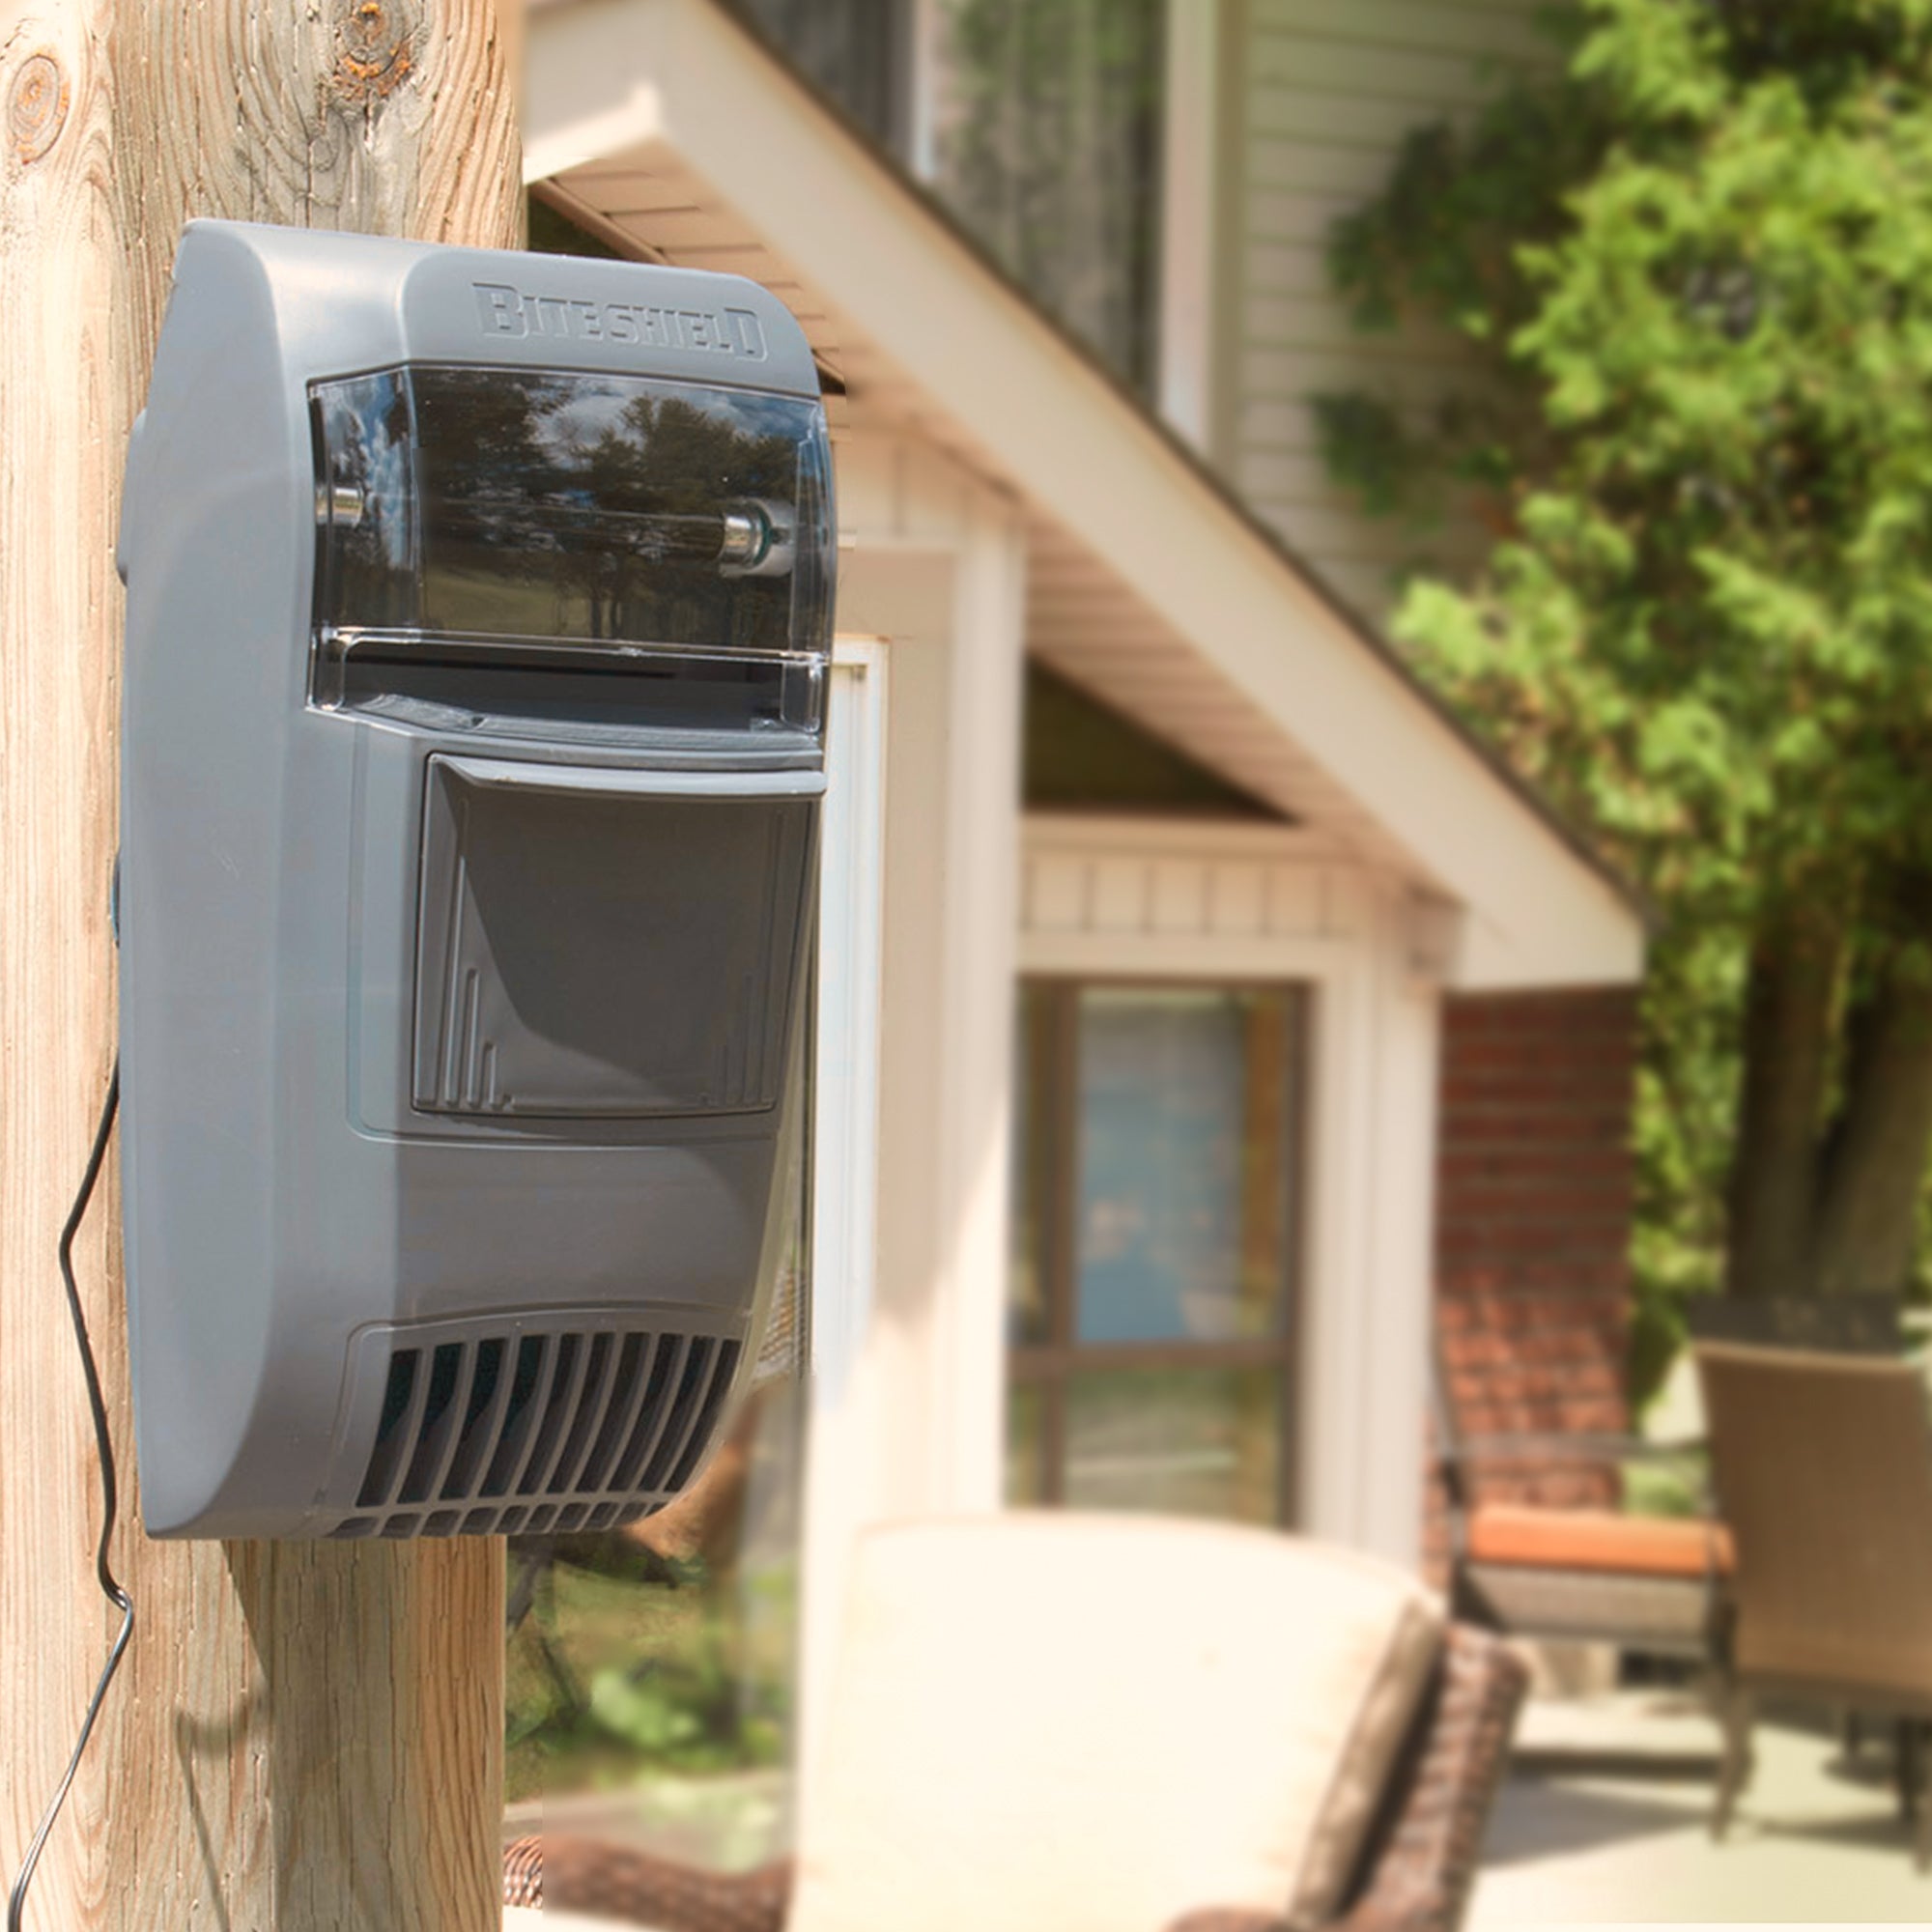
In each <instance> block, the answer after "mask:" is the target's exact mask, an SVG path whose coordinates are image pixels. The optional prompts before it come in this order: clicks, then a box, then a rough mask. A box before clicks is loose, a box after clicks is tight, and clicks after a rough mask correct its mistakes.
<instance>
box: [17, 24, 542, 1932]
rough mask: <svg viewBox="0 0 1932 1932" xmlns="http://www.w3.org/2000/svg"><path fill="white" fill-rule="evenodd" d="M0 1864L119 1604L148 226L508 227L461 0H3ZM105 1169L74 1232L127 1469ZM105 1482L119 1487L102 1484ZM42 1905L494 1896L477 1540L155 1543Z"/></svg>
mask: <svg viewBox="0 0 1932 1932" xmlns="http://www.w3.org/2000/svg"><path fill="white" fill-rule="evenodd" d="M0 105H4V111H5V113H6V117H7V126H6V130H5V135H6V138H5V140H4V142H3V143H0V290H4V292H5V297H6V303H7V318H6V326H5V327H0V1696H4V1706H3V1707H0V1708H4V1712H5V1721H4V1724H0V1863H3V1864H4V1866H5V1870H6V1873H7V1876H8V1877H9V1878H10V1879H11V1875H12V1873H13V1871H14V1868H15V1866H16V1864H17V1861H18V1859H19V1856H20V1853H21V1851H22V1849H23V1848H24V1846H25V1844H26V1842H27V1839H28V1836H29V1834H30V1833H31V1832H32V1830H33V1827H34V1823H35V1820H36V1818H37V1816H38V1814H39V1811H40V1808H41V1806H42V1804H43V1802H44V1801H45V1798H46V1796H47V1794H48V1793H49V1792H50V1791H51V1789H52V1787H53V1785H54V1782H55V1780H56V1779H57V1777H58V1776H59V1773H60V1769H61V1766H62V1764H63V1763H64V1761H65V1758H66V1754H67V1752H68V1750H69V1749H70V1747H71V1742H72V1739H73V1736H74V1732H75V1727H76V1726H77V1724H78V1721H79V1719H80V1715H81V1712H82V1710H83V1708H84V1706H85V1703H86V1699H87V1696H88V1693H89V1691H90V1690H91V1688H92V1685H93V1681H94V1678H95V1675H96V1673H97V1671H98V1670H99V1665H100V1662H101V1661H102V1658H103V1657H104V1655H105V1651H106V1646H107V1642H108V1639H109V1636H110V1634H111V1632H112V1627H113V1619H112V1615H111V1613H110V1611H109V1610H108V1608H107V1606H106V1605H105V1604H104V1603H103V1602H102V1600H101V1599H100V1597H99V1593H98V1591H97V1589H96V1587H95V1583H94V1579H93V1577H92V1575H91V1568H90V1559H91V1552H92V1545H93V1539H94V1536H95V1533H96V1528H97V1524H98V1521H99V1482H98V1474H97V1471H96V1468H95V1460H94V1449H93V1442H92V1437H91V1433H90V1432H89V1429H88V1426H87V1418H86V1410H85V1406H84V1401H83V1392H82V1388H81V1382H80V1377H79V1373H78V1370H77V1367H76V1364H75V1362H74V1359H73V1345H72V1339H71V1334H70V1333H69V1331H68V1327H67V1323H66V1319H65V1313H64V1309H63V1306H62V1300H61V1292H60V1280H59V1276H58V1273H57V1271H56V1267H55V1260H54V1242H55V1237H56V1236H57V1234H58V1231H59V1228H60V1224H61V1221H62V1218H63V1217H64V1215H65V1213H66V1211H67V1208H68V1203H69V1200H70V1198H71V1192H72V1189H73V1186H74V1184H75V1181H76V1179H78V1176H79V1173H80V1169H81V1165H82V1162H83V1160H84V1158H85V1154H86V1149H87V1142H88V1137H89V1133H90V1130H91V1124H92V1120H93V1116H94V1113H95V1110H96V1108H97V1107H98V1105H99V1098H100V1094H101V1093H102V1090H103V1088H104V1085H105V1081H106V1077H107V1069H108V1065H109V1063H110V1060H111V1057H112V1052H113V948H112V942H111V938H110V935H109V931H108V924H107V905H108V880H109V875H110V871H111V867H112V857H113V852H114V846H115V838H116V831H115V803H116V801H115V750H116V719H117V709H118V702H119V661H120V634H121V616H122V596H121V590H120V586H119V584H118V583H117V582H116V581H115V577H114V568H113V538H114V528H115V524H116V520H117V517H118V507H119V496H120V485H121V465H122V457H123V451H124V449H125V447H126V440H127V433H128V425H129V423H130V422H131V420H132V416H133V412H134V411H135V409H136V408H137V407H138V404H139V400H140V397H141V395H142V393H143V391H144V390H145V387H146V383H147V373H148V366H149V361H150V358H151V356H152V353H153V348H154V342H155V338H156V333H157V331H158V328H159V324H160V313H161V306H162V302H163V300H164V298H165V294H166V289H167V282H168V273H169V268H170V264H171V262H172V258H173V254H174V248H175V244H176V241H177V238H178V236H179V233H180V230H181V225H182V223H183V222H184V221H185V219H186V218H188V217H189V216H191V215H196V214H212V215H223V216H230V217H237V218H246V219H254V220H265V221H279V222H286V223H294V224H305V225H310V226H317V227H335V228H348V229H357V230H363V231H369V232H382V233H389V234H399V235H411V236H417V237H422V238H426V239H435V240H449V241H473V242H480V243H485V244H491V245H505V244H514V243H515V242H516V241H517V240H518V239H519V237H520V233H521V195H520V192H519V188H518V165H517V163H518V148H517V133H516V126H515V115H514V100H513V98H512V90H511V88H510V86H509V85H508V84H507V83H506V78H505V63H504V56H503V47H502V43H501V40H500V38H499V36H498V34H497V27H496V22H495V19H494V15H493V8H492V5H491V4H490V0H285V3H284V4H275V5H270V4H264V3H263V0H39V4H37V5H22V4H19V0H0ZM118 1208H119V1203H118V1198H117V1190H116V1188H115V1186H114V1184H113V1170H112V1167H111V1165H110V1168H109V1170H108V1174H107V1176H106V1178H105V1184H104V1185H103V1188H102V1191H101V1194H100V1196H99V1198H98V1200H97V1204H96V1207H95V1210H94V1213H93V1215H92V1217H91V1219H90V1222H89V1225H88V1227H87V1229H86V1231H85V1233H84V1235H83V1236H82V1239H81V1241H80V1243H79V1245H78V1248H77V1251H76V1258H77V1264H78V1268H79V1273H80V1277H81V1281H82V1288H83V1293H84V1295H85V1298H86V1301H87V1306H88V1311H89V1317H90V1321H91V1323H92V1326H93V1329H94V1333H95V1338H96V1347H97V1350H98V1352H99V1357H100V1361H101V1368H102V1373H103V1378H104V1380H105V1383H106V1387H107V1393H108V1398H109V1403H110V1407H111V1411H112V1416H113V1424H114V1433H115V1439H116V1443H117V1446H118V1449H119V1453H120V1460H121V1463H122V1466H123V1468H124V1471H126V1472H127V1478H128V1479H131V1477H132V1474H133V1471H132V1461H133V1448H132V1432H131V1420H130V1413H129V1407H128V1380H127V1354H126V1342H125V1311H124V1305H123V1300H122V1293H121V1283H120V1278H119V1254H120V1242H119V1226H118ZM136 1502H137V1504H138V1498H136ZM114 1561H115V1564H116V1567H117V1568H118V1570H119V1571H120V1574H121V1575H122V1577H124V1579H125V1580H126V1581H127V1582H128V1586H129V1588H130V1589H131V1590H132V1593H133V1596H134V1600H135V1605H136V1610H137V1617H138V1621H137V1625H136V1637H135V1642H134V1646H133V1648H132V1650H131V1651H130V1653H129V1656H128V1662H127V1665H126V1666H125V1668H124V1670H123V1673H122V1675H121V1677H120V1679H119V1681H118V1682H117V1684H116V1686H115V1688H114V1691H113V1693H112V1696H111V1698H110V1701H109V1704H108V1708H107V1712H106V1714H105V1716H104V1717H103V1719H102V1720H101V1724H100V1727H99V1730H98V1731H97V1733H96V1737H95V1741H94V1745H93V1747H92V1749H91V1750H90V1752H89V1755H88V1758H87V1760H86V1762H85V1764H84V1766H83V1768H82V1772H81V1776H80V1778H79V1780H78V1781H77V1782H76V1784H75V1786H74V1789H73V1793H72V1795H71V1799H70V1801H69V1807H68V1810H67V1813H66V1815H65V1816H64V1818H63V1820H62V1822H61V1824H60V1827H59V1829H58V1831H57V1833H56V1834H55V1836H54V1839H53V1841H52V1842H51V1844H50V1846H49V1848H48V1851H47V1854H46V1857H45V1858H44V1860H43V1862H42V1866H41V1870H40V1875H39V1877H38V1879H37V1881H36V1884H35V1888H34V1892H33V1896H32V1900H31V1903H30V1906H29V1911H28V1924H29V1925H30V1926H32V1927H38V1928H52V1927H60V1928H63V1932H87V1928H93V1927H103V1928H105V1927H114V1928H116V1932H120V1928H132V1927H140V1928H144V1932H145V1928H148V1927H167V1928H169V1932H175V1928H187V1929H189V1932H199V1928H209V1932H399V1929H400V1928H409V1932H483V1928H485V1927H492V1928H494V1927H496V1926H497V1925H498V1924H499V1923H500V1912H499V1908H498V1905H497V1896H498V1890H497V1888H498V1875H497V1861H498V1827H499V1819H500V1784H501V1756H500V1753H501V1734H502V1721H501V1720H502V1692H501V1658H502V1648H501V1602H502V1597H501V1592H502V1554H501V1546H500V1545H499V1544H497V1542H495V1541H480V1540H478V1541H464V1542H460V1543H442V1544H424V1545H414V1546H391V1547H381V1548H370V1547H366V1546H348V1545H345V1546H333V1545H300V1544H283V1545H266V1544H264V1545H240V1544H235V1545H225V1546H224V1545H219V1544H156V1543H150V1542H148V1541H146V1540H145V1539H144V1538H142V1537H141V1536H140V1535H139V1534H138V1532H137V1531H136V1530H135V1529H134V1528H132V1527H131V1526H129V1527H125V1528H124V1530H123V1532H122V1533H121V1534H120V1535H119V1536H118V1537H117V1541H116V1548H115V1552H114Z"/></svg>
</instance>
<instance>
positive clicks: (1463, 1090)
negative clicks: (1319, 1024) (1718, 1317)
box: [1432, 987, 1636, 1555]
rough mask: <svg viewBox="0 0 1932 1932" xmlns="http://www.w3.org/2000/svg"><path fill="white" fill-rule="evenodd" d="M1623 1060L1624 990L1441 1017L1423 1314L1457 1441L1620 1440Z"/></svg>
mask: <svg viewBox="0 0 1932 1932" xmlns="http://www.w3.org/2000/svg"><path fill="white" fill-rule="evenodd" d="M1635 1052H1636V994H1635V991H1634V989H1632V988H1628V987H1616V988H1611V989H1605V990H1602V991H1589V992H1565V993H1538V994H1508V995H1497V996H1487V997H1481V998H1472V997H1452V998H1450V999H1449V1000H1447V1001H1446V1002H1445V1003H1444V1008H1443V1026H1442V1073H1441V1100H1440V1116H1441V1143H1440V1152H1439V1155H1438V1162H1439V1166H1438V1179H1437V1184H1436V1200H1437V1214H1436V1234H1435V1280H1436V1295H1437V1308H1436V1314H1437V1322H1438V1329H1439V1342H1440V1354H1441V1358H1442V1362H1443V1366H1444V1371H1445V1378H1446V1381H1447V1384H1448V1386H1447V1390H1446V1393H1447V1395H1448V1397H1449V1399H1450V1401H1451V1402H1452V1403H1453V1404H1454V1405H1455V1414H1456V1418H1457V1420H1458V1422H1459V1423H1460V1425H1461V1426H1462V1427H1463V1429H1464V1430H1466V1431H1468V1432H1470V1433H1474V1434H1491V1433H1494V1432H1508V1433H1514V1432H1518V1431H1527V1432H1535V1433H1545V1432H1565V1431H1590V1432H1595V1431H1606V1432H1616V1431H1619V1430H1621V1429H1623V1428H1624V1427H1625V1426H1626V1424H1627V1421H1628V1415H1627V1411H1626V1406H1625V1402H1624V1394H1623V1388H1624V1332H1625V1324H1626V1318H1627V1316H1628V1312H1629V1285H1630V1271H1629V1244H1630V1222H1631V1153H1630V1119H1631V1099H1632V1087H1633V1080H1634V1066H1635ZM1482 1487H1483V1492H1484V1493H1486V1494H1490V1495H1492V1496H1497V1497H1501V1496H1504V1495H1508V1496H1511V1497H1515V1498H1519V1499H1522V1500H1532V1501H1538V1502H1544V1503H1551V1504H1566V1503H1591V1502H1601V1501H1603V1500H1605V1498H1606V1490H1605V1479H1604V1477H1603V1476H1602V1475H1601V1474H1600V1473H1593V1472H1590V1471H1587V1470H1583V1469H1580V1468H1578V1467H1576V1466H1572V1467H1570V1468H1567V1469H1549V1468H1547V1467H1546V1468H1544V1469H1541V1470H1522V1471H1498V1472H1497V1473H1496V1474H1495V1475H1494V1476H1492V1478H1491V1479H1490V1480H1489V1481H1488V1482H1486V1483H1485V1484H1484V1485H1483V1486H1482ZM1432 1543H1433V1544H1434V1546H1435V1553H1436V1554H1438V1555H1439V1551H1440V1545H1439V1538H1437V1537H1432Z"/></svg>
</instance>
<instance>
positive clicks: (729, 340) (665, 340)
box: [470, 282, 766, 362]
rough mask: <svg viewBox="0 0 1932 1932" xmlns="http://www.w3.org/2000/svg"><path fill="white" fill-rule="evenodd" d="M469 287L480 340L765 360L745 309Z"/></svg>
mask: <svg viewBox="0 0 1932 1932" xmlns="http://www.w3.org/2000/svg"><path fill="white" fill-rule="evenodd" d="M470 286H471V287H472V288H473V289H474V290H475V291H476V317H477V321H478V322H479V323H480V324H481V325H482V328H483V333H484V334H485V335H510V336H539V337H549V338H550V339H552V340H553V341H575V342H619V343H637V344H639V346H641V347H643V348H647V349H689V350H693V351H696V352H698V353H706V352H708V353H710V354H712V355H735V356H737V357H738V358H739V360H741V361H745V362H762V361H763V360H764V359H765V354H766V351H765V332H764V330H763V329H762V328H761V327H759V326H758V318H757V317H756V316H755V315H753V313H752V311H751V310H750V309H748V308H712V309H704V308H656V307H653V306H652V305H651V304H649V303H647V302H594V301H580V300H578V299H577V298H575V297H571V296H544V295H532V294H530V293H528V292H526V291H525V290H522V289H515V288H512V287H510V286H509V284H508V283H505V282H472V283H471V284H470Z"/></svg>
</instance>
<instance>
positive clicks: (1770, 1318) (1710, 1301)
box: [1684, 1292, 1905, 1359]
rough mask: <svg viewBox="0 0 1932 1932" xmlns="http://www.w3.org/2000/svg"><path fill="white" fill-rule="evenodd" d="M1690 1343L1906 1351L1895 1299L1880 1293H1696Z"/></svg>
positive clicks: (1690, 1308)
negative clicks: (1762, 1296)
mask: <svg viewBox="0 0 1932 1932" xmlns="http://www.w3.org/2000/svg"><path fill="white" fill-rule="evenodd" d="M1684 1321H1685V1325H1686V1326H1687V1327H1688V1328H1689V1329H1690V1339H1691V1341H1692V1342H1744V1343H1747V1344H1748V1345H1750V1346H1752V1347H1754V1348H1764V1349H1818V1350H1825V1351H1826V1352H1828V1353H1831V1354H1834V1355H1889V1356H1892V1357H1893V1358H1894V1359H1896V1358H1897V1357H1898V1356H1899V1355H1902V1354H1903V1353H1904V1352H1905V1324H1904V1321H1903V1309H1902V1306H1901V1304H1900V1301H1899V1297H1898V1296H1897V1295H1895V1294H1889V1293H1883V1292H1880V1293H1869V1292H1862V1293H1857V1294H1811V1295H1791V1296H1774V1297H1772V1298H1769V1299H1765V1300H1758V1299H1754V1298H1751V1297H1747V1296H1745V1295H1737V1294H1700V1295H1696V1296H1694V1297H1693V1298H1692V1299H1691V1300H1690V1301H1688V1302H1686V1303H1685V1306H1684Z"/></svg>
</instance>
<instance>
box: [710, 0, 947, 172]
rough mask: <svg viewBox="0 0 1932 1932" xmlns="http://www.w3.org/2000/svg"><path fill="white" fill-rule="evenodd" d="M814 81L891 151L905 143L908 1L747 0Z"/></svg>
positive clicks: (753, 14) (752, 13)
mask: <svg viewBox="0 0 1932 1932" xmlns="http://www.w3.org/2000/svg"><path fill="white" fill-rule="evenodd" d="M740 5H741V6H742V7H743V9H744V12H745V14H747V15H748V17H749V18H750V19H751V20H752V21H753V24H754V25H756V26H758V27H759V28H761V29H762V30H763V31H764V32H765V33H766V34H767V35H768V36H769V37H770V39H771V41H772V43H773V44H774V45H775V46H777V47H779V48H781V50H782V51H783V52H784V53H785V54H786V55H787V56H788V57H789V58H790V60H791V62H792V64H793V66H795V67H796V68H797V69H798V71H800V72H801V73H802V74H804V75H805V76H806V77H807V79H809V80H811V81H814V82H815V83H816V84H817V85H818V86H820V87H822V88H823V89H824V90H825V92H826V93H827V94H829V95H830V96H831V97H832V98H833V99H834V100H836V101H838V104H839V106H841V107H842V108H844V110H845V111H846V113H848V114H849V115H851V117H852V118H853V120H855V121H856V122H857V123H858V124H859V125H860V127H862V128H865V129H866V130H867V133H869V134H871V135H872V136H873V138H874V139H876V140H879V141H882V142H884V143H885V144H886V145H887V146H888V147H892V148H896V149H899V150H901V151H902V150H903V149H904V147H905V144H906V135H907V131H908V130H907V126H906V110H907V107H908V105H909V102H908V94H909V88H908V77H907V67H908V57H909V53H910V47H909V35H910V28H911V24H912V22H911V14H912V8H911V5H910V4H909V0H740Z"/></svg>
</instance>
